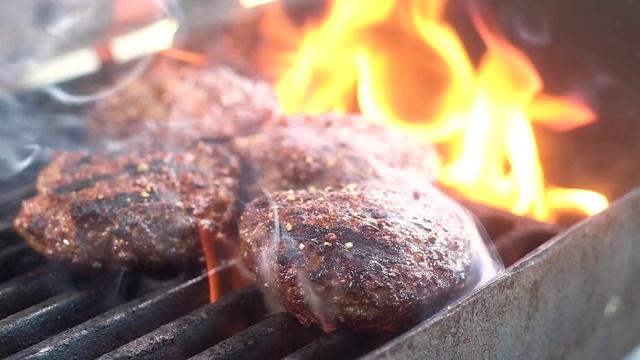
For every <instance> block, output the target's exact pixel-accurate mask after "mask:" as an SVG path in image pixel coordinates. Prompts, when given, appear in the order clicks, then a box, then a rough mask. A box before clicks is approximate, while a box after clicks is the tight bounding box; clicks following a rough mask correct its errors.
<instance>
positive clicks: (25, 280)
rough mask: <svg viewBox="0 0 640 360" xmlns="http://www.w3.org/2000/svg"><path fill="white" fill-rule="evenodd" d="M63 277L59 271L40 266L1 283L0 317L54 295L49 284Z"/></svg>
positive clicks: (52, 288)
mask: <svg viewBox="0 0 640 360" xmlns="http://www.w3.org/2000/svg"><path fill="white" fill-rule="evenodd" d="M64 277H65V276H63V275H62V274H61V273H59V272H55V271H51V268H49V267H41V268H39V269H37V270H34V271H31V272H29V273H26V274H24V275H22V276H18V277H16V278H14V279H12V280H10V281H8V282H6V283H4V284H1V285H0V319H3V318H5V317H7V316H9V315H11V314H14V313H16V312H18V311H20V310H24V309H26V308H28V307H29V306H31V305H35V304H37V303H39V302H41V301H43V300H45V299H47V298H49V297H51V296H53V295H55V290H54V287H52V286H51V284H55V283H57V282H58V281H60V280H62V279H63V278H64Z"/></svg>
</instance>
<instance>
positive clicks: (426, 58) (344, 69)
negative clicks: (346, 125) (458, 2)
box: [276, 0, 608, 221]
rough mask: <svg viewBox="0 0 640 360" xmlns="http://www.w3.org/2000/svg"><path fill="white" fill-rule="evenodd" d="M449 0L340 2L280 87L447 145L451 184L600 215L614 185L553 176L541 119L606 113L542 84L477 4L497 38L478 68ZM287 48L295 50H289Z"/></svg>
mask: <svg viewBox="0 0 640 360" xmlns="http://www.w3.org/2000/svg"><path fill="white" fill-rule="evenodd" d="M445 6H446V1H444V0H412V1H405V2H400V3H396V2H395V1H392V0H381V1H376V2H369V1H354V0H335V1H334V2H333V4H332V8H331V11H330V13H329V14H328V16H327V17H326V18H325V19H323V20H322V21H321V22H320V23H318V24H316V23H309V24H307V26H306V28H305V31H306V32H305V36H304V39H303V41H302V43H301V44H300V47H299V49H298V51H297V52H296V53H295V55H294V56H293V61H292V66H291V67H290V68H289V69H288V70H287V71H286V72H285V73H284V74H283V75H282V76H281V78H280V79H279V81H278V84H277V87H276V88H277V91H278V95H279V98H280V101H281V103H282V106H283V108H284V110H285V111H286V112H306V113H321V112H326V111H343V112H347V111H355V110H358V109H359V110H361V111H362V113H363V115H364V116H365V117H366V118H367V119H368V120H369V121H374V122H379V123H384V124H386V125H388V126H390V127H393V128H399V129H402V130H405V131H408V132H410V133H411V134H413V135H415V136H417V137H419V138H420V139H422V140H424V141H429V142H438V143H443V144H445V145H446V147H447V148H448V149H449V151H450V152H451V154H450V155H451V159H450V160H449V161H448V162H447V163H445V165H444V166H443V167H442V168H441V169H439V180H440V182H441V183H442V184H444V185H446V186H450V187H453V188H455V189H456V190H457V191H458V192H460V193H462V194H464V195H465V196H467V197H469V198H471V199H473V200H476V201H478V202H482V203H485V204H488V205H491V206H495V207H499V208H503V209H507V210H510V211H512V212H514V213H516V214H519V215H528V216H532V217H535V218H536V219H539V220H545V221H553V220H554V219H555V217H556V216H557V212H558V210H560V209H563V210H564V209H577V210H579V211H582V212H584V213H586V214H587V215H592V214H595V213H597V212H599V211H601V210H603V209H604V208H606V206H607V205H608V202H607V200H606V198H604V197H603V196H602V195H600V194H598V193H595V192H591V191H587V190H577V189H562V188H559V187H554V186H551V185H548V184H546V183H545V181H544V176H543V172H542V167H541V164H540V160H539V157H538V152H537V146H536V141H535V138H534V135H533V130H532V125H531V124H532V121H538V122H540V123H541V124H542V125H545V126H547V127H549V128H551V129H555V130H559V131H565V130H569V129H572V128H575V127H577V126H582V125H585V124H588V123H590V122H592V121H594V119H595V116H594V114H593V112H592V111H591V110H590V109H589V108H588V107H586V106H585V105H583V104H582V103H581V102H580V101H578V100H577V99H573V98H564V97H556V96H550V95H547V94H544V93H543V92H542V89H543V84H542V81H541V78H540V77H539V75H538V73H537V72H536V70H535V68H534V66H533V65H532V64H531V62H530V61H529V59H528V58H527V57H526V56H525V55H524V54H523V53H522V52H521V51H519V50H518V49H516V48H515V47H514V46H513V45H511V44H510V43H509V42H508V41H507V40H506V39H505V38H504V37H503V36H502V35H501V34H500V32H499V30H498V28H497V26H495V24H494V23H492V22H490V21H488V20H487V17H486V16H481V14H480V12H479V11H477V9H476V8H474V9H472V18H473V20H474V24H475V25H476V28H477V29H478V31H479V33H480V35H481V37H482V39H483V41H484V42H485V45H486V47H487V50H486V53H485V54H484V56H483V58H482V60H481V62H480V65H479V66H478V68H477V69H474V67H473V65H472V63H471V62H470V61H469V59H468V56H467V54H466V52H465V51H464V47H463V44H462V42H461V41H460V39H459V37H458V36H457V34H456V32H455V31H454V29H453V28H452V27H451V26H450V25H449V24H448V23H447V22H446V21H445V20H444V18H443V9H444V8H445ZM286 56H290V54H287V55H286Z"/></svg>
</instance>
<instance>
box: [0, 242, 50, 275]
mask: <svg viewBox="0 0 640 360" xmlns="http://www.w3.org/2000/svg"><path fill="white" fill-rule="evenodd" d="M44 262H45V259H44V258H43V257H42V256H40V255H37V254H36V253H34V252H33V251H31V250H30V248H29V246H28V245H27V244H26V243H24V242H21V243H19V244H15V245H10V246H8V247H6V248H3V249H2V250H0V282H2V281H6V280H8V279H11V278H12V277H14V276H18V275H20V274H23V273H25V272H27V271H29V270H33V269H35V268H36V267H38V266H40V265H42V264H44Z"/></svg>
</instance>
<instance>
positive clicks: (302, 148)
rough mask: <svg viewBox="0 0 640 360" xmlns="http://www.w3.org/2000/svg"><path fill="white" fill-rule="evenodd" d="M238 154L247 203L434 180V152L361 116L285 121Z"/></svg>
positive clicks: (247, 141)
mask: <svg viewBox="0 0 640 360" xmlns="http://www.w3.org/2000/svg"><path fill="white" fill-rule="evenodd" d="M233 149H234V151H235V152H236V153H238V155H239V156H240V157H241V158H242V159H243V161H244V162H245V164H246V168H247V170H248V174H247V176H246V177H245V179H244V180H246V182H247V183H248V186H247V188H248V192H249V196H248V198H252V197H255V196H257V195H259V194H260V193H261V192H263V191H264V192H272V191H281V190H290V189H294V190H295V189H305V188H311V189H313V188H325V187H341V186H345V185H348V184H352V183H356V184H363V183H369V182H372V181H379V182H383V183H386V184H387V185H388V186H392V185H393V184H397V183H401V182H403V179H404V178H407V177H409V176H410V177H413V178H414V179H418V180H421V181H431V180H434V179H435V173H434V171H435V163H436V157H435V151H434V149H433V148H432V147H430V146H428V145H425V144H422V143H419V142H417V141H415V140H413V139H411V138H409V137H408V136H405V135H401V134H398V133H394V132H391V131H389V130H388V129H387V128H386V127H383V126H380V125H376V124H372V123H370V122H368V121H367V120H365V119H364V118H363V117H361V116H358V115H341V114H325V115H316V116H306V115H298V116H288V117H281V118H278V119H276V120H275V121H272V122H270V123H269V124H268V125H266V126H265V127H264V128H263V129H262V131H260V132H259V133H258V134H255V135H251V136H246V137H239V138H236V139H235V140H234V141H233Z"/></svg>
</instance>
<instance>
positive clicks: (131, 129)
mask: <svg viewBox="0 0 640 360" xmlns="http://www.w3.org/2000/svg"><path fill="white" fill-rule="evenodd" d="M277 109H278V104H277V101H276V97H275V94H274V92H273V90H272V88H271V87H270V86H269V85H268V84H267V83H265V82H261V81H256V80H252V79H249V78H245V77H243V76H241V75H239V74H237V73H235V72H234V71H233V70H231V69H230V68H228V67H225V66H222V65H216V66H210V67H208V68H202V67H198V66H193V65H187V64H180V63H174V62H169V61H159V62H157V63H155V64H154V66H153V68H152V69H151V70H150V71H148V72H147V73H146V74H145V75H144V76H142V77H140V78H139V79H137V80H135V81H133V82H132V83H131V84H129V85H128V86H127V87H125V88H124V89H123V90H121V91H119V92H117V93H116V94H114V95H112V96H108V97H105V98H102V99H100V100H98V101H97V102H96V103H95V105H94V106H93V107H92V108H91V109H90V110H89V113H88V122H89V126H88V137H89V139H90V140H93V141H102V140H106V139H123V138H129V137H131V136H135V135H139V134H142V135H143V136H144V135H145V131H146V130H147V129H148V128H149V127H153V126H154V125H156V124H158V123H164V122H177V123H179V124H180V123H184V124H186V125H185V126H190V127H193V126H195V127H196V128H197V129H199V130H200V132H201V133H202V134H203V135H206V136H207V137H211V138H228V137H233V136H236V135H241V134H247V133H252V132H255V131H256V130H257V129H258V128H259V127H260V126H262V124H263V123H264V122H265V121H267V120H269V119H270V118H271V117H272V116H274V114H276V113H278V110H277Z"/></svg>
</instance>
